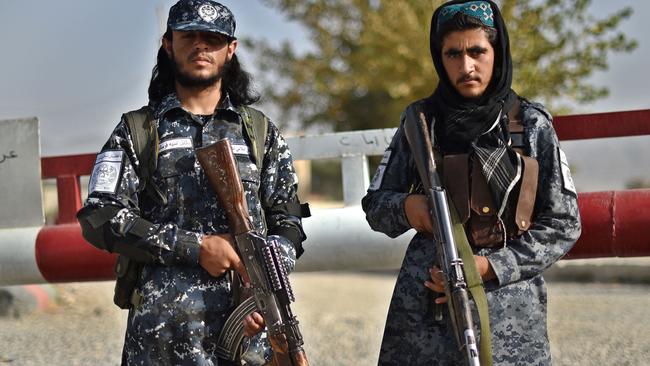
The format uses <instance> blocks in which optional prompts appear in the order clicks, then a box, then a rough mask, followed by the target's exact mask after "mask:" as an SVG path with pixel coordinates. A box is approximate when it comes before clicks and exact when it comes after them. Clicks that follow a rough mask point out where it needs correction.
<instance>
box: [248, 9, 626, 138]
mask: <svg viewBox="0 0 650 366" xmlns="http://www.w3.org/2000/svg"><path fill="white" fill-rule="evenodd" d="M263 1H264V2H265V3H267V5H269V6H272V7H274V8H276V9H278V10H279V11H280V12H281V13H283V14H284V15H285V16H287V17H288V18H289V19H291V20H294V21H297V22H299V23H301V24H302V25H303V26H304V28H305V29H306V30H307V32H308V34H309V37H310V39H311V41H312V43H313V46H314V47H313V48H312V50H311V51H308V52H306V53H301V54H299V53H297V52H296V51H295V49H294V47H292V45H291V44H290V43H289V42H285V43H284V44H282V45H280V46H279V47H271V46H269V45H268V44H266V43H265V42H264V41H263V40H261V39H251V40H248V42H249V43H250V46H251V48H252V49H254V50H255V51H254V52H256V53H257V55H256V56H257V59H258V63H259V67H260V69H261V71H262V72H263V73H264V74H266V75H273V76H272V77H269V78H266V79H263V80H265V81H264V82H263V89H264V90H263V91H264V95H265V97H266V98H268V99H269V101H271V102H273V103H275V104H276V105H277V106H278V107H279V109H280V110H281V112H282V114H283V115H282V117H283V119H285V120H289V119H291V120H298V121H301V122H302V123H303V124H304V125H305V126H311V125H326V126H331V128H332V129H334V130H338V131H342V130H356V129H367V128H381V127H392V126H394V125H395V123H396V121H397V118H398V117H399V114H400V112H401V111H402V109H403V108H404V107H405V106H406V105H407V104H408V103H410V102H412V101H414V100H416V99H419V98H422V97H425V96H427V95H430V94H431V92H432V91H433V89H434V88H435V85H436V84H437V76H436V73H435V70H434V68H433V64H432V61H431V56H430V52H429V39H428V38H429V25H430V21H431V15H432V13H433V10H434V9H435V8H436V7H437V6H439V5H440V4H441V3H442V1H440V0H410V1H393V0H374V1H373V0H263ZM590 3H591V0H548V1H537V0H502V1H500V2H499V5H500V6H501V11H502V14H503V15H504V18H505V19H506V24H507V26H508V31H509V34H510V41H511V49H512V56H513V62H514V85H513V88H514V89H515V90H516V91H517V92H518V93H519V94H520V95H523V96H526V97H528V98H530V99H536V100H540V101H543V102H545V103H546V104H547V105H548V106H550V107H551V108H553V107H561V106H562V105H561V102H562V101H566V100H571V101H574V102H577V103H584V102H590V101H593V100H596V99H598V98H602V97H604V96H606V95H607V89H606V88H599V87H595V86H593V85H590V84H589V83H588V82H587V81H586V80H587V78H588V77H589V76H590V75H592V74H593V73H594V72H595V71H597V70H604V69H607V67H608V63H607V57H608V55H609V54H610V53H612V52H630V51H631V50H633V49H634V48H635V47H636V42H635V41H634V40H630V39H629V38H628V37H626V36H625V34H623V33H622V32H620V31H618V30H617V28H618V27H619V25H620V23H621V21H623V20H624V19H626V18H628V17H629V16H630V15H631V13H632V10H631V9H630V8H624V9H621V10H619V11H617V12H615V13H613V14H609V15H604V16H603V17H602V18H598V17H595V16H593V15H592V14H591V13H590V12H589V10H590V9H589V5H590ZM558 102H560V103H559V104H558Z"/></svg>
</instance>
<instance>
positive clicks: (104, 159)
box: [88, 150, 124, 194]
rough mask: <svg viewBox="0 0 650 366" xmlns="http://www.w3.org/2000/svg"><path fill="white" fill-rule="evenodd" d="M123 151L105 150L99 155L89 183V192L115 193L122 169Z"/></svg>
mask: <svg viewBox="0 0 650 366" xmlns="http://www.w3.org/2000/svg"><path fill="white" fill-rule="evenodd" d="M123 154H124V152H123V151H112V150H109V151H105V152H103V153H101V154H99V155H97V159H96V160H95V167H94V168H93V172H92V174H91V176H90V183H89V184H88V191H89V192H103V193H111V194H115V191H116V190H117V183H118V182H119V180H120V171H121V170H122V156H123Z"/></svg>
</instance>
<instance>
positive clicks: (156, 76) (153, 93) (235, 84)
mask: <svg viewBox="0 0 650 366" xmlns="http://www.w3.org/2000/svg"><path fill="white" fill-rule="evenodd" d="M163 38H165V39H167V40H168V41H171V40H172V32H171V30H170V29H167V31H166V32H165V34H164V35H163ZM175 90H176V89H175V79H174V65H173V63H172V60H170V59H169V56H168V55H167V52H166V51H165V49H164V47H163V46H160V49H159V50H158V56H157V63H156V65H155V66H154V67H153V71H152V72H151V81H150V83H149V102H150V103H154V104H157V103H160V101H161V100H162V98H164V97H165V96H166V95H167V94H169V93H172V92H174V91H175ZM221 91H222V92H227V93H228V96H229V97H230V101H231V102H232V104H233V105H235V106H240V105H249V104H253V103H255V102H257V101H259V99H260V96H259V94H257V93H256V92H255V91H254V90H253V86H252V77H251V75H250V74H249V73H248V72H246V71H245V70H244V69H243V68H242V66H241V64H240V63H239V59H238V58H237V55H236V54H235V55H233V56H232V58H231V59H230V61H228V62H227V63H226V65H224V70H223V76H222V79H221Z"/></svg>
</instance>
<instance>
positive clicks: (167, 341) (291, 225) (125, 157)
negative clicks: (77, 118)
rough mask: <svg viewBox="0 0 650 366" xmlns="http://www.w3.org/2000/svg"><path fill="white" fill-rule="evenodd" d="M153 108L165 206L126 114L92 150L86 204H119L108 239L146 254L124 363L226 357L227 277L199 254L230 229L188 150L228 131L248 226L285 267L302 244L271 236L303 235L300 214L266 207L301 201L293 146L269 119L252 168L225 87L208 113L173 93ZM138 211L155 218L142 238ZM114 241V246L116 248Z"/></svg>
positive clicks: (158, 180)
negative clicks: (144, 188) (142, 169)
mask: <svg viewBox="0 0 650 366" xmlns="http://www.w3.org/2000/svg"><path fill="white" fill-rule="evenodd" d="M152 109H153V115H154V118H155V119H156V124H157V130H158V135H159V138H160V145H159V151H158V157H157V168H156V170H155V172H154V173H153V174H152V177H151V180H152V183H153V184H155V185H156V186H157V187H158V188H159V190H160V191H161V193H162V195H163V196H164V197H165V198H166V201H167V202H166V204H163V203H162V202H161V201H160V200H156V199H153V198H151V197H149V196H147V195H145V194H143V192H140V189H139V188H140V184H141V181H140V179H139V177H138V171H139V166H140V164H141V163H140V162H139V161H138V158H137V156H136V154H135V152H134V148H133V140H132V137H131V136H130V133H129V131H128V129H127V127H126V124H125V121H124V120H122V121H120V123H119V124H118V125H117V127H116V128H115V130H114V131H113V133H112V135H111V137H110V138H109V139H108V142H107V143H106V144H105V145H104V147H103V148H102V151H101V152H100V153H99V154H98V157H97V161H96V163H95V168H94V170H93V175H92V176H91V182H90V188H89V192H90V194H89V197H88V199H87V201H86V204H85V208H84V210H86V211H90V212H92V211H93V210H100V209H101V208H103V207H107V206H111V207H114V208H118V209H119V211H117V213H116V214H115V215H114V216H113V217H112V218H110V221H108V222H106V224H105V225H104V226H103V227H101V228H99V229H100V230H103V232H104V238H105V240H106V241H107V243H108V244H107V247H110V246H111V243H122V245H121V247H122V248H125V247H126V249H125V250H127V251H128V253H129V256H131V257H134V256H135V257H147V258H151V263H149V264H146V265H145V266H144V269H143V271H142V274H141V277H140V278H139V280H138V283H137V290H138V291H139V292H140V293H141V294H142V296H143V301H142V304H141V305H140V306H139V307H137V308H135V309H131V310H130V311H129V317H128V323H127V329H126V336H125V343H124V350H123V363H125V364H129V365H131V364H133V365H135V364H137V365H159V364H165V365H224V364H228V363H225V362H224V361H223V360H217V357H216V356H215V346H216V339H217V336H218V335H219V331H220V330H221V328H222V326H223V324H224V322H225V320H226V319H227V317H228V315H229V313H230V312H231V311H232V310H233V306H234V304H233V299H232V296H231V282H230V279H229V275H223V276H220V277H217V278H215V277H213V276H211V275H210V274H208V272H207V271H205V270H204V269H203V268H202V267H201V266H200V265H199V262H198V261H199V246H200V243H201V240H202V238H203V235H214V234H223V233H228V232H229V227H228V222H227V219H226V216H225V213H224V211H223V209H222V206H221V204H220V203H219V202H218V201H217V197H216V195H215V193H214V192H213V190H212V188H211V187H210V186H209V184H208V182H207V178H206V176H205V174H204V172H203V171H202V168H201V166H200V165H199V163H198V161H197V159H196V156H195V153H194V150H195V149H196V148H198V147H201V146H207V145H209V144H212V143H214V142H216V141H218V140H220V139H223V138H229V139H230V141H231V144H232V146H233V152H234V154H235V157H236V160H237V164H238V169H239V173H240V176H241V179H242V183H243V186H244V191H245V195H246V200H247V204H248V209H249V213H250V216H251V218H252V221H253V225H254V228H255V229H256V230H258V231H259V232H260V233H264V234H265V235H266V234H269V238H270V239H276V240H277V241H279V243H280V245H281V248H282V251H283V254H284V257H285V258H284V259H285V265H287V267H288V268H289V269H292V268H293V264H294V261H295V258H296V247H298V248H300V242H298V243H294V242H293V241H292V240H289V239H288V238H287V235H276V234H278V233H293V235H289V236H297V237H299V238H300V237H302V236H303V232H302V228H301V222H300V218H299V217H297V216H294V215H292V214H290V213H288V212H287V211H286V210H282V209H277V210H272V211H271V210H270V208H272V207H281V206H282V205H285V204H287V203H291V202H297V197H296V190H297V176H296V174H295V172H294V168H293V165H292V158H291V153H290V152H289V148H288V146H287V144H286V142H285V141H284V139H283V138H282V136H281V135H280V133H279V131H278V129H277V128H276V127H275V126H274V125H273V124H272V123H271V122H269V125H268V134H267V137H266V141H265V142H264V143H265V154H264V159H263V160H264V161H263V165H262V166H263V169H261V171H260V170H258V168H257V165H256V164H255V161H254V155H253V153H252V148H251V147H250V145H249V140H248V137H247V136H246V134H245V132H244V130H243V125H242V117H241V116H240V115H239V113H238V111H237V109H236V108H234V107H233V105H232V104H231V103H230V100H229V98H228V96H227V95H225V96H224V98H222V101H221V103H220V104H219V106H218V107H217V108H216V110H215V112H214V114H213V115H211V116H197V115H193V114H191V113H189V112H188V111H186V110H185V109H183V108H182V107H181V104H180V102H179V100H178V98H177V96H176V94H175V93H172V94H169V95H168V96H167V97H166V98H164V99H163V100H162V102H160V103H159V104H158V105H153V106H152ZM258 143H261V142H258ZM138 218H142V219H145V220H147V221H148V222H150V223H151V226H150V227H149V229H148V231H147V234H146V235H144V236H143V237H135V236H134V235H133V234H132V233H130V232H129V229H130V227H132V226H133V225H132V224H133V223H134V222H135V220H136V219H138ZM123 243H127V244H128V245H127V246H124V245H123ZM109 249H110V248H109ZM112 249H113V250H114V251H118V252H119V251H120V250H119V249H118V246H115V247H113V248H112Z"/></svg>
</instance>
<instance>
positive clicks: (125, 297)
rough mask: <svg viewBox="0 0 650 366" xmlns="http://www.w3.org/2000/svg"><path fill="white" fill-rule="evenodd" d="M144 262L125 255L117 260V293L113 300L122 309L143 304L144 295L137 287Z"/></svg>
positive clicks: (119, 256)
mask: <svg viewBox="0 0 650 366" xmlns="http://www.w3.org/2000/svg"><path fill="white" fill-rule="evenodd" d="M143 266H144V264H143V263H141V262H137V261H134V260H132V259H129V258H127V257H125V256H123V255H118V256H117V261H116V262H115V274H116V277H117V279H116V281H115V294H114V296H113V302H114V303H115V305H117V306H118V307H119V308H121V309H133V308H136V309H137V308H138V307H139V306H140V305H141V304H142V295H141V294H140V292H139V291H138V289H137V285H138V281H139V279H140V274H141V273H142V268H143Z"/></svg>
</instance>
